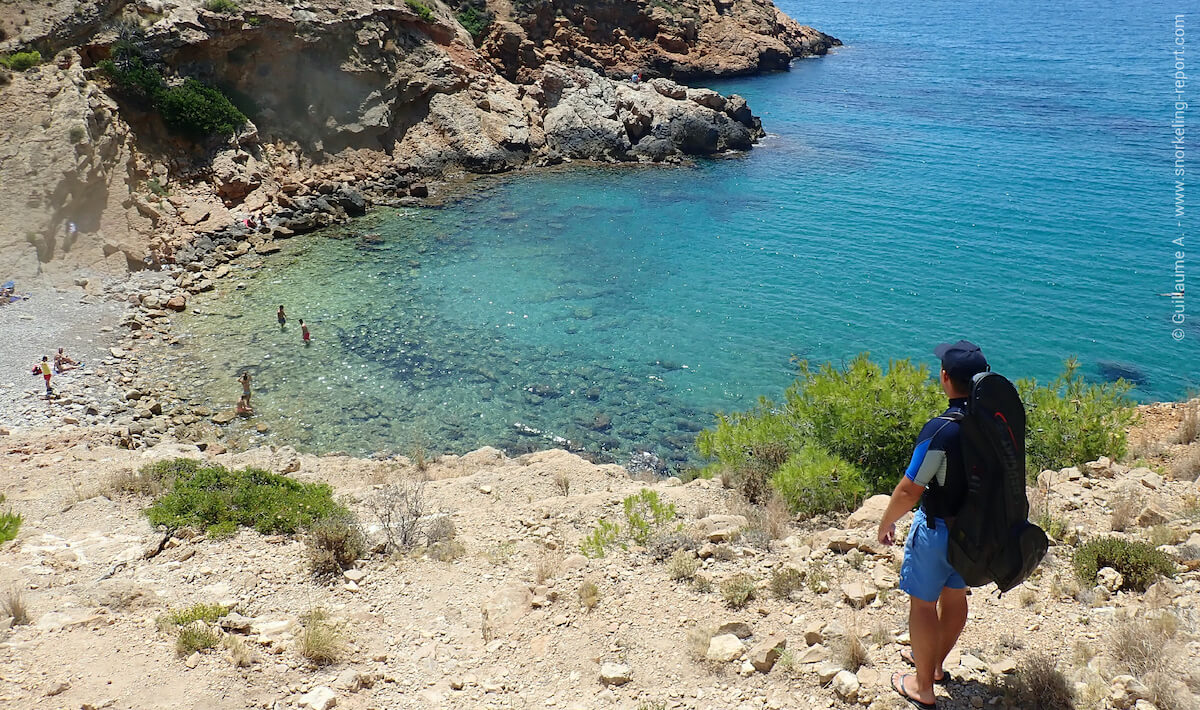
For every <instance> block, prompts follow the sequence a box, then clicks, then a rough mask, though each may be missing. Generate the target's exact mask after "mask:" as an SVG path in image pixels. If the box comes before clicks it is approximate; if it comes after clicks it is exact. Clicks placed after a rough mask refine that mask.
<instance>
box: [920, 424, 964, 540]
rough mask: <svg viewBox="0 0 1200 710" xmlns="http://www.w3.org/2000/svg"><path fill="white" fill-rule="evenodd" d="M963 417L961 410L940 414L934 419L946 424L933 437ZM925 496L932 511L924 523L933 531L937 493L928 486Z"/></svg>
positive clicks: (927, 514) (928, 511) (927, 512)
mask: <svg viewBox="0 0 1200 710" xmlns="http://www.w3.org/2000/svg"><path fill="white" fill-rule="evenodd" d="M965 416H966V413H965V412H963V411H962V410H957V409H956V410H954V411H952V412H947V413H946V414H942V415H939V416H937V417H935V419H941V420H943V421H945V422H946V423H945V424H943V425H941V426H940V427H938V430H937V431H935V432H933V436H937V435H938V434H940V433H941V432H942V429H945V428H946V426H947V425H949V424H950V422H954V423H956V424H957V423H958V422H961V421H962V420H963V417H965ZM930 438H931V439H932V438H933V437H930ZM925 496H926V502H927V503H928V504H929V508H932V509H933V510H932V511H931V510H927V511H926V516H925V523H926V525H927V526H928V527H929V529H930V530H933V529H934V528H935V527H937V525H936V524H935V523H934V522H933V519H934V517H935V516H934V515H932V514H931V513H933V512H935V511H936V510H937V508H938V495H937V491H936V490H935V488H934V487H933V486H929V487H928V488H926V489H925Z"/></svg>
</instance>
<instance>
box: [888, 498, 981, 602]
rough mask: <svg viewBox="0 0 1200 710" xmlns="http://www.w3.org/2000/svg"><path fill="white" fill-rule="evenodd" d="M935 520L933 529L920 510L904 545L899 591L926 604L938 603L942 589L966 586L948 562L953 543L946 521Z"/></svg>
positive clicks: (915, 516) (914, 518)
mask: <svg viewBox="0 0 1200 710" xmlns="http://www.w3.org/2000/svg"><path fill="white" fill-rule="evenodd" d="M934 520H935V521H936V523H937V526H936V527H934V528H933V529H930V527H929V524H928V523H927V522H926V519H925V511H924V510H921V509H920V508H918V509H917V512H916V513H915V514H914V515H913V523H912V527H911V528H909V529H908V539H907V540H905V542H904V562H903V563H902V564H901V565H900V589H901V590H902V591H904V592H905V593H907V594H909V595H911V596H914V597H916V598H917V599H920V600H922V601H927V602H936V601H937V600H938V597H939V596H941V594H942V587H949V588H951V589H963V588H965V587H966V586H967V583H966V582H964V581H963V578H962V576H961V575H959V573H958V572H955V571H954V568H953V567H951V566H950V563H949V562H948V561H947V560H946V545H947V542H948V541H949V539H950V530H949V529H948V528H947V527H946V521H945V520H942V519H941V518H935V519H934Z"/></svg>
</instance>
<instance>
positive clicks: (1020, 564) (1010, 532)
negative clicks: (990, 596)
mask: <svg viewBox="0 0 1200 710" xmlns="http://www.w3.org/2000/svg"><path fill="white" fill-rule="evenodd" d="M950 417H951V418H953V419H955V420H957V421H958V424H959V431H960V436H961V442H962V443H961V448H962V456H963V471H964V473H965V475H966V477H967V494H966V499H965V501H964V502H963V505H962V507H961V508H960V509H959V511H958V515H957V516H956V517H955V519H954V524H953V525H951V526H950V542H949V547H948V549H947V553H946V555H947V559H948V560H949V562H950V565H951V566H953V567H954V569H955V570H956V571H957V572H958V573H959V574H960V575H962V578H963V580H964V581H965V582H966V583H967V585H968V586H971V587H982V586H984V585H985V584H989V583H991V582H995V583H996V586H997V587H998V588H999V590H1000V593H1001V594H1003V593H1004V592H1007V591H1008V590H1010V589H1012V588H1013V587H1015V586H1017V585H1018V584H1020V583H1021V582H1023V581H1025V579H1026V578H1027V577H1028V576H1029V575H1030V573H1032V572H1033V570H1034V569H1036V568H1037V566H1038V563H1040V562H1041V561H1042V557H1044V556H1045V555H1046V549H1047V548H1048V547H1049V541H1048V540H1047V539H1046V533H1045V532H1043V531H1042V529H1041V528H1039V527H1038V526H1036V525H1034V524H1033V523H1030V522H1029V498H1028V497H1027V496H1026V495H1025V407H1024V406H1023V405H1022V404H1021V397H1020V395H1018V394H1017V388H1016V387H1013V384H1012V383H1011V382H1009V381H1008V380H1007V379H1005V378H1004V377H1003V376H1002V375H998V374H996V373H994V372H981V373H979V374H978V375H975V377H974V378H973V379H972V382H971V396H970V398H969V399H968V400H967V407H966V413H965V414H962V413H954V414H952V415H950Z"/></svg>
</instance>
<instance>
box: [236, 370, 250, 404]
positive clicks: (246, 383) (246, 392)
mask: <svg viewBox="0 0 1200 710" xmlns="http://www.w3.org/2000/svg"><path fill="white" fill-rule="evenodd" d="M238 382H241V383H242V397H243V398H244V399H245V400H246V401H247V402H249V401H250V372H249V371H248V370H242V376H241V377H239V378H238Z"/></svg>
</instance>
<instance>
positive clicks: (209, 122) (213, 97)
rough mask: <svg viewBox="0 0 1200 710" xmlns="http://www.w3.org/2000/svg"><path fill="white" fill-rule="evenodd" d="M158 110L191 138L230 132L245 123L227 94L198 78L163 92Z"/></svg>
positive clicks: (186, 80) (243, 117)
mask: <svg viewBox="0 0 1200 710" xmlns="http://www.w3.org/2000/svg"><path fill="white" fill-rule="evenodd" d="M158 110H159V112H160V113H161V114H162V117H163V122H165V123H166V124H167V127H168V128H171V129H173V130H175V131H176V132H178V133H182V134H184V135H187V136H191V137H192V138H206V137H208V136H214V135H216V136H231V135H233V134H234V133H236V132H237V130H238V129H239V128H241V127H242V126H243V125H245V123H246V117H245V116H244V115H243V114H242V112H241V111H239V110H238V109H237V107H236V106H234V105H233V104H232V103H230V101H229V99H228V98H226V97H225V95H224V94H222V93H221V92H220V91H218V90H217V89H214V88H213V87H211V86H208V85H206V84H202V83H200V82H199V81H196V80H195V79H185V80H184V82H183V83H182V84H180V85H179V86H172V87H171V88H169V89H167V90H166V91H164V92H162V93H161V94H160V95H159V97H158Z"/></svg>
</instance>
